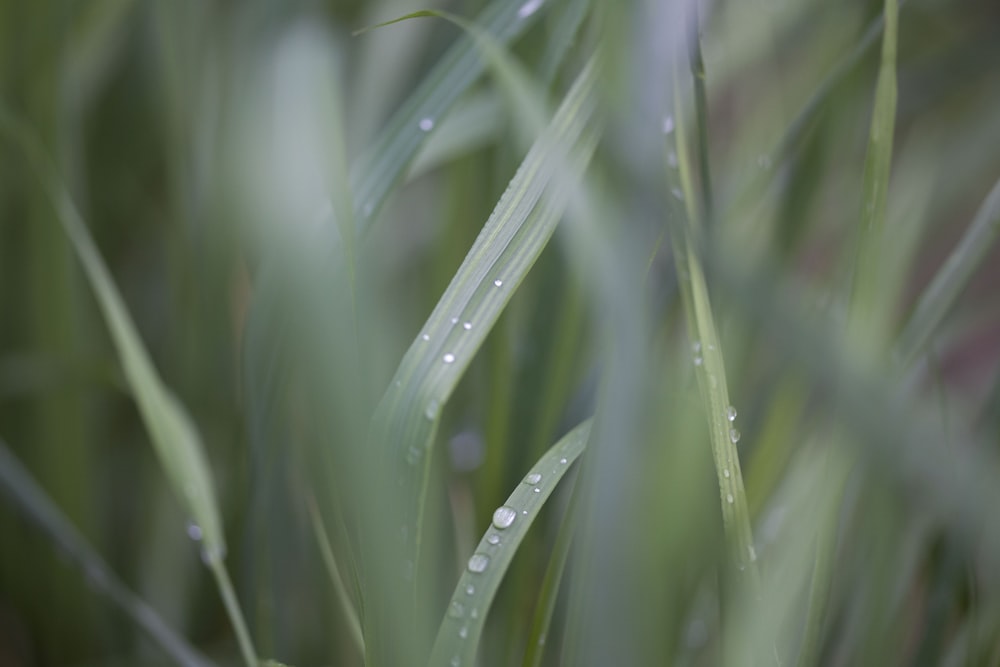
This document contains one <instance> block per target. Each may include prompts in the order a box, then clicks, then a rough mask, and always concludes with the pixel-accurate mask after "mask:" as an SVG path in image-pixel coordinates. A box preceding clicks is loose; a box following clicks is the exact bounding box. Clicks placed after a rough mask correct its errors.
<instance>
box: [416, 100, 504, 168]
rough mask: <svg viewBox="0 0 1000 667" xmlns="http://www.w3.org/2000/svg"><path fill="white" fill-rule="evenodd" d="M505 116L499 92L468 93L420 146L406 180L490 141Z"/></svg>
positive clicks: (497, 132) (492, 140) (498, 131)
mask: <svg viewBox="0 0 1000 667" xmlns="http://www.w3.org/2000/svg"><path fill="white" fill-rule="evenodd" d="M502 119H503V113H502V109H501V104H500V99H499V96H498V95H497V94H496V93H494V92H492V91H491V92H480V93H476V94H474V95H469V96H468V97H466V98H465V99H463V101H461V102H459V103H458V104H456V105H455V108H454V109H453V110H452V111H451V112H450V113H449V114H448V115H447V116H445V119H444V121H442V123H441V127H440V130H439V131H438V132H435V133H433V134H432V135H431V137H430V139H428V141H427V143H426V144H424V146H423V148H421V150H420V152H419V153H418V154H417V157H416V159H415V160H414V161H413V164H412V165H411V166H410V169H409V171H408V172H407V176H406V178H407V180H411V179H414V178H416V177H417V176H419V175H421V174H424V173H426V172H428V171H430V170H432V169H435V168H437V167H439V166H441V165H443V164H446V163H448V162H451V161H452V160H455V159H456V158H457V157H459V156H461V155H465V154H467V153H471V152H473V151H475V150H477V149H480V148H483V147H484V146H487V145H489V144H491V143H492V142H494V141H495V140H496V139H497V135H498V134H499V133H500V127H501V123H502Z"/></svg>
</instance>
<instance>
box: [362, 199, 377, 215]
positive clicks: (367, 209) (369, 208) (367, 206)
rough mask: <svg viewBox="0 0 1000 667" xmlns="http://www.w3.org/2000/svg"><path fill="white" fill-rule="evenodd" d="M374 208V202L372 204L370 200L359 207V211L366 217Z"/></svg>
mask: <svg viewBox="0 0 1000 667" xmlns="http://www.w3.org/2000/svg"><path fill="white" fill-rule="evenodd" d="M374 210H375V204H373V203H371V202H368V203H367V204H365V206H364V208H363V209H361V212H362V213H363V214H364V216H365V217H366V218H367V217H368V216H370V215H371V214H372V212H373V211H374Z"/></svg>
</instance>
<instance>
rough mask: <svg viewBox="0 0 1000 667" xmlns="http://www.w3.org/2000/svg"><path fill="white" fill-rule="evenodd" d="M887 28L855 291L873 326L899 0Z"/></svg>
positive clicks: (889, 0) (890, 4)
mask: <svg viewBox="0 0 1000 667" xmlns="http://www.w3.org/2000/svg"><path fill="white" fill-rule="evenodd" d="M884 15H885V32H884V34H883V37H882V59H881V63H880V65H879V73H878V81H877V82H876V84H875V107H874V109H873V110H872V120H871V129H870V130H869V134H868V151H867V153H866V155H865V168H864V175H863V177H862V178H863V180H862V188H863V190H862V206H861V229H860V231H861V240H860V247H859V251H858V266H857V270H856V274H855V278H854V293H853V294H852V295H851V306H852V309H851V310H852V320H853V323H854V324H855V325H856V326H861V327H865V328H868V329H870V328H871V327H872V322H870V321H869V320H870V319H871V318H872V317H873V316H875V315H876V313H875V310H876V309H877V310H882V309H883V308H882V306H883V305H882V304H880V303H877V301H878V300H879V299H878V296H879V290H878V289H877V283H878V282H879V275H880V274H879V271H880V266H881V263H882V258H881V254H882V244H883V241H882V235H883V233H884V229H885V211H886V202H887V200H888V192H889V176H890V170H891V165H892V145H893V141H892V140H893V134H894V132H895V126H896V40H897V37H896V33H897V20H898V9H897V6H896V0H886V2H885V14H884Z"/></svg>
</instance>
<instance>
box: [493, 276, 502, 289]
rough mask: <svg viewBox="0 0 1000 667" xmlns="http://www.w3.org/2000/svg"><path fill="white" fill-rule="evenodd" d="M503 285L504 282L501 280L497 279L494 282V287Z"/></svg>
mask: <svg viewBox="0 0 1000 667" xmlns="http://www.w3.org/2000/svg"><path fill="white" fill-rule="evenodd" d="M502 285H503V281H502V280H500V279H499V278H497V279H496V280H494V281H493V286H494V287H501V286H502Z"/></svg>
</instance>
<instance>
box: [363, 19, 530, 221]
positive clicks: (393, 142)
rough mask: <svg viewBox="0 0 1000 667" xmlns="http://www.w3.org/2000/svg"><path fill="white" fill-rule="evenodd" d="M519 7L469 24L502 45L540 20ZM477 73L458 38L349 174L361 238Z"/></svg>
mask: <svg viewBox="0 0 1000 667" xmlns="http://www.w3.org/2000/svg"><path fill="white" fill-rule="evenodd" d="M521 7H522V3H518V2H509V1H508V0H494V1H493V2H491V3H490V4H489V5H488V6H487V7H486V9H484V10H483V11H482V12H481V13H480V14H479V15H478V16H477V17H476V18H475V23H476V25H477V26H479V28H480V29H481V30H483V31H484V32H485V33H487V34H489V35H491V36H493V38H494V39H496V40H498V41H499V42H500V43H507V42H509V41H511V40H514V39H516V38H517V37H518V36H519V35H521V34H523V33H524V31H525V30H527V29H528V28H529V27H531V25H532V24H533V23H534V22H535V20H537V18H538V16H539V15H540V14H541V12H537V11H536V12H522V11H521ZM399 20H402V19H399ZM483 68H484V64H483V61H482V58H481V57H480V56H479V54H478V52H477V48H476V45H475V43H474V41H473V38H472V37H471V36H468V35H466V36H464V37H462V38H461V40H459V42H458V43H457V44H455V45H454V46H453V47H451V48H450V49H449V50H448V52H447V53H445V55H444V56H443V57H442V58H441V60H440V61H439V62H438V64H437V66H435V68H434V69H433V70H432V71H431V72H430V73H429V74H428V75H427V76H426V77H425V78H424V80H423V81H422V82H421V83H420V85H419V86H418V87H417V89H416V90H415V91H414V92H413V94H412V95H410V97H409V98H408V99H407V100H406V102H405V104H404V105H403V106H402V107H401V108H400V109H399V111H397V112H396V114H395V115H394V116H393V117H392V119H391V120H390V121H389V123H388V125H387V126H386V128H385V130H384V131H383V132H382V134H381V135H380V136H379V138H378V139H377V140H376V142H375V144H374V145H373V146H372V147H371V148H370V149H369V150H368V151H367V152H366V153H365V154H364V155H363V156H362V158H361V160H360V161H359V162H358V163H357V164H356V165H355V167H354V168H353V169H352V170H351V185H352V187H351V190H352V192H353V193H354V202H355V217H356V218H357V221H358V231H359V232H361V233H363V232H364V230H365V229H366V228H367V223H368V222H369V220H371V219H373V218H374V216H375V214H376V213H377V212H378V210H379V209H380V208H381V207H382V205H383V204H384V203H385V200H386V199H387V198H388V196H389V193H391V192H392V191H393V189H394V188H395V186H396V184H397V183H398V182H399V181H400V180H401V179H402V178H403V176H404V174H405V173H406V170H407V169H408V168H409V165H410V163H411V162H412V161H413V159H414V157H416V155H417V152H418V151H419V150H420V147H421V146H422V145H423V143H424V140H425V139H426V138H427V136H428V135H429V134H430V132H431V131H432V130H433V129H434V126H435V124H437V123H439V122H440V121H441V119H442V118H443V117H444V115H445V114H446V113H447V112H448V111H449V110H450V109H451V107H452V105H454V104H455V102H456V101H457V100H458V98H459V97H461V95H462V94H463V93H464V92H465V91H466V90H467V89H468V88H469V86H471V85H472V84H473V83H474V82H475V81H476V79H478V78H479V76H480V75H481V74H482V73H483ZM425 128H426V129H425Z"/></svg>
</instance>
